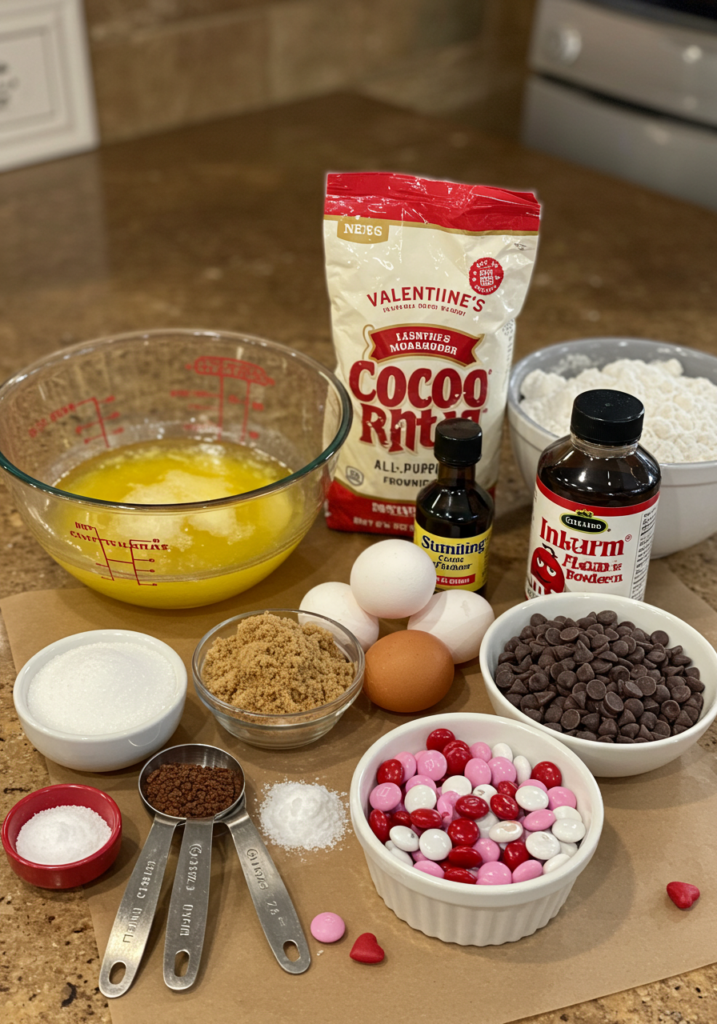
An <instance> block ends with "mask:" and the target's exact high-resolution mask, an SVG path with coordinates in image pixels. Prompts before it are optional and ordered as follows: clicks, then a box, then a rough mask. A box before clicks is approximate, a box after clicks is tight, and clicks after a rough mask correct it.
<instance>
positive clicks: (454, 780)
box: [416, 775, 485, 799]
mask: <svg viewBox="0 0 717 1024" xmlns="http://www.w3.org/2000/svg"><path fill="white" fill-rule="evenodd" d="M416 788H418V787H416ZM472 792H473V787H472V786H471V784H470V782H469V781H468V779H467V778H466V777H465V775H451V776H450V778H448V779H446V781H445V782H444V783H443V785H442V786H441V793H460V795H461V796H468V795H469V794H470V793H472ZM484 799H485V798H484Z"/></svg>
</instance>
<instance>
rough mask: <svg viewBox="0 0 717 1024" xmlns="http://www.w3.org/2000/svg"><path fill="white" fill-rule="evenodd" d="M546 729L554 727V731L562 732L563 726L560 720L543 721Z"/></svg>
mask: <svg viewBox="0 0 717 1024" xmlns="http://www.w3.org/2000/svg"><path fill="white" fill-rule="evenodd" d="M543 725H544V726H545V728H546V729H552V730H553V732H562V731H563V727H562V725H561V724H560V722H543Z"/></svg>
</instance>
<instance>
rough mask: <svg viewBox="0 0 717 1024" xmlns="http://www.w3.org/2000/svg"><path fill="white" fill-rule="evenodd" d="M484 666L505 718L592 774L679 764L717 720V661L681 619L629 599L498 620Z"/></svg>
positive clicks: (549, 599)
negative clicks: (548, 739)
mask: <svg viewBox="0 0 717 1024" xmlns="http://www.w3.org/2000/svg"><path fill="white" fill-rule="evenodd" d="M480 667H481V672H482V674H483V679H484V681H485V686H486V690H487V691H488V697H489V699H490V702H491V704H492V705H493V709H494V711H495V712H496V714H498V715H503V716H505V717H506V718H514V719H516V720H517V721H519V722H527V723H530V724H532V725H533V726H535V727H536V728H538V729H546V730H550V731H551V732H552V733H553V735H554V736H556V737H557V738H558V739H560V740H561V741H562V742H563V743H565V745H566V746H568V747H569V748H570V749H571V750H572V751H574V752H575V753H576V754H577V755H578V757H580V758H581V759H582V760H583V761H584V762H585V764H586V765H587V766H588V768H589V769H590V771H591V772H592V773H593V775H598V776H607V777H618V776H625V775H641V774H642V773H643V772H649V771H653V770H654V769H655V768H661V767H662V766H663V765H665V764H668V763H669V762H670V761H673V760H674V759H675V758H676V757H680V756H681V755H682V754H684V753H685V751H686V750H688V749H689V748H690V747H691V746H693V745H694V744H695V743H696V742H697V740H698V739H699V738H700V737H701V736H702V735H703V733H705V732H706V730H707V729H708V728H709V726H710V725H711V724H712V722H713V721H714V719H715V716H717V654H716V653H715V650H714V648H713V647H712V645H711V644H710V643H709V642H708V641H707V640H705V638H704V637H703V636H702V635H701V634H700V633H698V632H697V630H696V629H693V627H692V626H689V625H688V624H687V623H686V622H683V621H682V620H681V619H678V618H677V616H675V615H671V614H670V613H669V612H665V611H663V610H662V609H661V608H655V607H654V606H653V605H649V604H644V603H643V602H642V601H634V600H632V599H631V598H628V597H617V596H615V595H609V596H604V595H599V596H598V595H595V594H549V595H546V596H545V597H538V598H535V599H534V600H532V601H528V602H523V603H522V604H519V605H516V607H515V608H511V609H510V610H509V611H507V612H505V613H504V614H503V615H501V616H499V617H498V618H497V619H496V620H495V622H494V623H493V624H492V625H491V627H490V628H489V630H488V632H487V633H486V635H485V637H484V639H483V644H482V647H481V651H480Z"/></svg>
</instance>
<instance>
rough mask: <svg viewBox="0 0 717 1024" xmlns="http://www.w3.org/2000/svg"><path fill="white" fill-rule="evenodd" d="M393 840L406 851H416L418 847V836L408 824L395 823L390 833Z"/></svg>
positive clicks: (400, 848)
mask: <svg viewBox="0 0 717 1024" xmlns="http://www.w3.org/2000/svg"><path fill="white" fill-rule="evenodd" d="M388 835H389V838H390V840H391V842H392V843H393V844H394V845H395V846H397V847H398V848H399V850H405V851H406V853H415V852H416V850H417V849H418V836H417V835H416V833H415V832H414V831H413V829H412V828H409V827H408V825H394V826H393V828H392V829H391V831H390V832H389V833H388Z"/></svg>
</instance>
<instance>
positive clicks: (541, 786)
mask: <svg viewBox="0 0 717 1024" xmlns="http://www.w3.org/2000/svg"><path fill="white" fill-rule="evenodd" d="M523 786H537V787H538V789H542V790H543V791H544V792H545V793H547V792H548V787H547V786H546V785H545V783H544V782H541V781H540V779H528V781H527V782H521V784H520V785H519V786H518V789H522V788H523Z"/></svg>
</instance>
